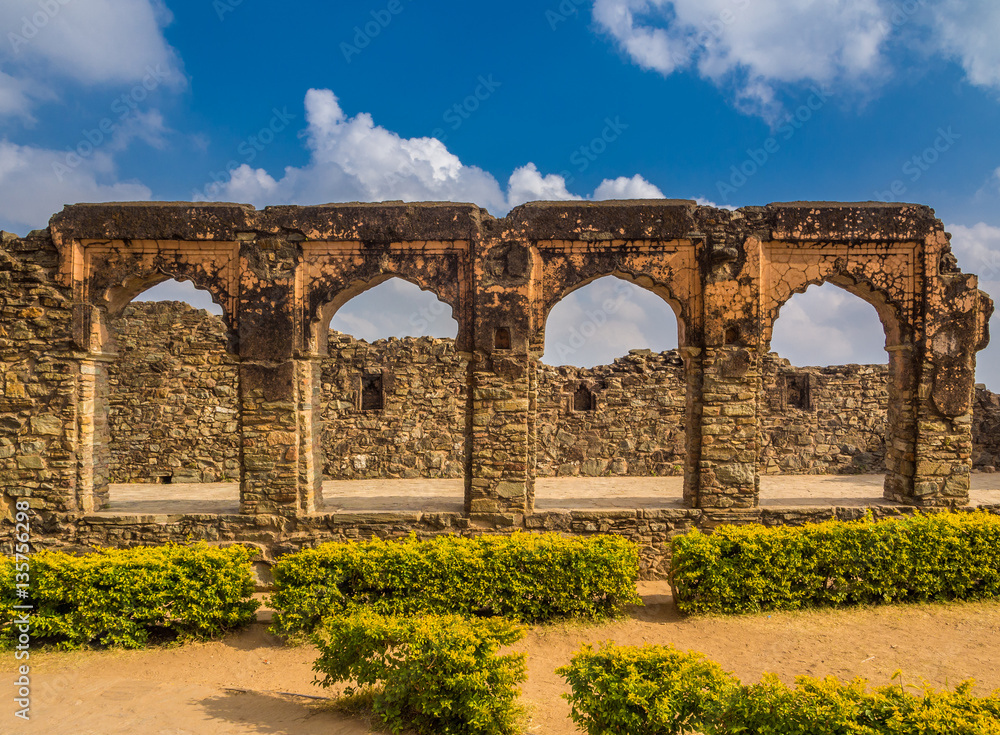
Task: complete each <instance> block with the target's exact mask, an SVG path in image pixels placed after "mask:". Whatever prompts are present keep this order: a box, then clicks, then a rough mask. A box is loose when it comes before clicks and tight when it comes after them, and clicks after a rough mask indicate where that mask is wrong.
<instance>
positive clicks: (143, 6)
mask: <svg viewBox="0 0 1000 735" xmlns="http://www.w3.org/2000/svg"><path fill="white" fill-rule="evenodd" d="M171 20H172V17H171V15H170V12H169V11H168V10H167V9H166V7H165V6H164V5H163V3H162V2H161V0H48V2H38V0H4V2H3V3H2V4H0V28H4V29H6V30H7V32H6V34H5V37H4V38H3V39H0V60H2V61H3V63H4V65H5V67H7V68H8V70H9V69H10V67H11V66H16V67H18V68H19V75H20V76H22V77H24V78H31V77H32V76H35V75H37V74H43V75H48V74H49V73H52V74H55V75H57V76H61V77H66V78H68V79H72V80H75V81H77V82H82V83H84V84H105V83H119V84H120V83H138V82H142V81H143V80H144V78H146V77H147V75H148V74H149V72H150V69H153V70H157V69H159V70H160V72H168V73H169V78H170V83H171V84H174V85H179V84H181V83H182V82H183V75H182V73H181V71H180V62H179V59H178V56H177V54H176V52H175V51H174V50H173V49H172V48H171V47H170V46H169V44H167V42H166V39H165V38H164V37H163V33H162V29H163V27H164V26H166V25H168V24H169V23H170V22H171Z"/></svg>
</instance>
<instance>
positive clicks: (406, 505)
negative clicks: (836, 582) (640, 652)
mask: <svg viewBox="0 0 1000 735" xmlns="http://www.w3.org/2000/svg"><path fill="white" fill-rule="evenodd" d="M882 482H883V476H882V475H762V476H761V478H760V506H761V507H762V508H823V507H866V506H897V505H900V504H899V503H894V502H892V501H889V500H886V499H884V498H883V497H882ZM682 485H683V478H681V477H555V478H552V477H550V478H538V479H537V480H536V481H535V497H536V500H535V510H536V511H537V512H543V511H552V510H606V509H629V510H639V509H660V508H662V509H678V510H679V509H682V508H683V504H682V502H681V491H682ZM463 493H464V490H463V481H462V480H342V481H335V482H331V481H327V482H324V483H323V497H324V505H323V508H322V509H321V511H319V512H320V513H322V514H330V513H341V512H347V513H366V512H386V511H409V512H424V513H459V514H461V513H462V511H463ZM969 500H970V503H969V504H970V505H972V506H980V505H996V504H1000V473H990V474H979V473H976V474H973V475H972V491H971V493H970V496H969ZM239 506H240V503H239V485H237V484H236V483H223V482H217V483H200V484H194V483H192V484H172V485H156V484H130V485H112V486H111V503H110V505H109V506H108V507H107V508H106V509H105V510H103V511H101V512H100V513H98V514H96V515H100V516H132V515H162V514H169V515H177V514H198V515H202V514H213V515H214V514H218V515H232V514H236V513H239Z"/></svg>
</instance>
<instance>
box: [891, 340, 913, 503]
mask: <svg viewBox="0 0 1000 735" xmlns="http://www.w3.org/2000/svg"><path fill="white" fill-rule="evenodd" d="M886 351H887V352H888V353H889V374H888V385H887V388H888V396H887V398H888V401H887V405H886V426H885V429H886V435H885V487H884V491H883V495H884V496H885V497H886V498H887V499H889V500H902V501H903V502H906V500H905V499H907V498H911V497H912V496H913V473H914V471H915V469H916V467H915V465H914V462H915V460H916V455H915V453H914V451H915V450H914V448H915V446H916V431H917V421H916V412H915V407H914V403H913V401H914V396H915V395H916V386H915V374H914V356H913V355H914V349H913V344H912V343H907V344H900V345H888V346H887V347H886Z"/></svg>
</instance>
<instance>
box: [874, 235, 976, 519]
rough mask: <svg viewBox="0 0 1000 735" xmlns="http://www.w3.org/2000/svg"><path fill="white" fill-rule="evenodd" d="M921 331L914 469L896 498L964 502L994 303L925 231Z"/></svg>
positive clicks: (943, 240)
mask: <svg viewBox="0 0 1000 735" xmlns="http://www.w3.org/2000/svg"><path fill="white" fill-rule="evenodd" d="M923 265H924V273H925V278H926V279H927V283H926V287H925V290H924V293H925V302H924V309H925V314H924V329H923V335H922V339H921V340H920V342H921V343H922V345H921V346H922V349H921V350H920V351H919V352H918V353H917V355H916V357H917V359H918V360H919V364H918V376H919V379H918V384H917V395H916V396H915V403H916V437H915V439H916V442H915V443H916V446H915V452H914V453H915V462H914V464H915V469H914V474H913V487H912V495H910V496H905V495H904V496H902V497H895V498H894V499H895V500H899V501H901V502H907V503H911V504H913V505H920V506H956V505H966V504H967V503H968V502H969V484H970V473H971V472H972V404H973V401H972V399H973V391H974V390H975V371H976V352H977V351H978V350H981V349H983V348H984V347H985V346H986V345H987V343H988V342H989V332H988V328H987V323H988V321H989V318H990V315H991V314H992V312H993V304H992V302H991V301H990V299H989V297H987V296H986V294H984V293H982V292H981V291H979V290H978V288H977V279H976V277H975V276H973V275H968V274H965V273H962V272H961V271H960V270H959V269H958V267H957V264H956V263H955V262H954V257H953V256H952V255H951V250H950V248H949V247H948V241H947V236H946V235H945V233H943V232H940V231H936V232H934V233H932V234H931V235H930V236H928V238H927V240H926V242H925V248H924V264H923Z"/></svg>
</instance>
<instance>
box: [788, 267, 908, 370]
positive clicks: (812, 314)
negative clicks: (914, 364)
mask: <svg viewBox="0 0 1000 735" xmlns="http://www.w3.org/2000/svg"><path fill="white" fill-rule="evenodd" d="M771 351H772V352H777V353H778V354H779V355H781V356H782V357H785V358H788V359H789V360H790V361H791V362H792V364H793V365H797V366H799V367H805V366H810V365H821V366H822V365H846V364H850V363H857V364H861V365H864V364H875V363H887V362H888V361H889V357H888V355H887V354H886V352H885V331H884V329H883V327H882V323H881V322H880V321H879V318H878V313H877V312H876V311H875V307H874V306H872V305H871V304H869V303H867V302H865V301H863V300H862V299H860V298H858V297H857V296H854V295H853V294H850V293H848V292H847V291H844V290H843V289H841V288H838V287H837V286H834V285H833V284H831V283H824V284H823V285H821V286H810V287H809V288H808V289H806V291H805V293H801V294H795V295H794V296H792V298H791V299H789V300H788V301H787V302H786V303H785V305H784V306H782V307H781V312H780V313H779V314H778V319H777V321H775V323H774V333H773V334H772V338H771Z"/></svg>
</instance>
